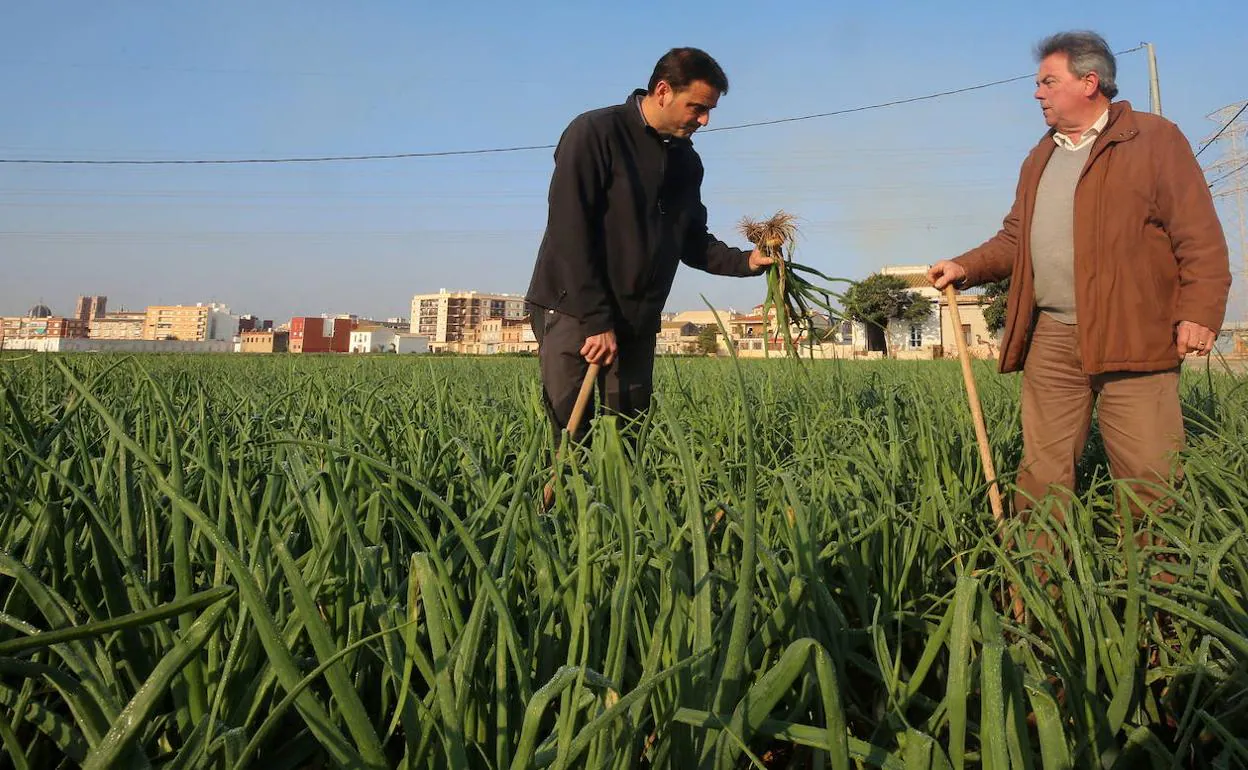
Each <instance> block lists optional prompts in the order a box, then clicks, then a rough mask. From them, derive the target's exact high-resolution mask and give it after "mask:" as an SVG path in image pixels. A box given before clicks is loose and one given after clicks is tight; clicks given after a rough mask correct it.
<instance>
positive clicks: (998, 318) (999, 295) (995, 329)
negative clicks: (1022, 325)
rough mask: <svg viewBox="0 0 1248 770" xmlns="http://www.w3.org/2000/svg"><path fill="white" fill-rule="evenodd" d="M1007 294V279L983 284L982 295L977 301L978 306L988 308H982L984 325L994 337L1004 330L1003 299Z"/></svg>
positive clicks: (1008, 285) (1008, 282)
mask: <svg viewBox="0 0 1248 770" xmlns="http://www.w3.org/2000/svg"><path fill="white" fill-rule="evenodd" d="M1009 293H1010V279H1009V278H1006V279H1005V280H1004V281H994V282H993V283H986V284H984V293H983V295H982V296H981V297H980V299H979V304H981V305H987V306H988V307H986V308H984V323H986V324H987V325H988V332H989V333H990V334H992V335H993V336H994V337H995V336H996V335H998V334H1000V333H1001V330H1002V329H1004V328H1005V298H1006V297H1007V296H1009Z"/></svg>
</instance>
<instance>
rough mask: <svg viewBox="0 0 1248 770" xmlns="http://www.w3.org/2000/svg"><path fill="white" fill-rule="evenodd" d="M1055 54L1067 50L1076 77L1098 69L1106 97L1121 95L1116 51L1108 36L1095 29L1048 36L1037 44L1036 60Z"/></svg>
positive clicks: (1101, 87)
mask: <svg viewBox="0 0 1248 770" xmlns="http://www.w3.org/2000/svg"><path fill="white" fill-rule="evenodd" d="M1055 53H1064V54H1066V56H1067V57H1068V58H1069V60H1070V71H1071V73H1073V74H1074V75H1075V77H1079V78H1082V77H1087V75H1088V73H1089V72H1095V73H1096V75H1097V79H1098V80H1099V81H1100V91H1101V93H1103V94H1105V96H1106V98H1109V99H1113V98H1114V97H1115V96H1117V95H1118V84H1117V83H1116V82H1114V77H1115V75H1117V74H1118V64H1117V62H1116V61H1114V52H1113V51H1111V50H1109V44H1108V43H1106V42H1105V38H1103V37H1101V36H1100V35H1098V34H1096V33H1095V32H1059V33H1057V34H1056V35H1052V36H1050V37H1046V38H1045V39H1044V40H1041V41H1040V43H1039V44H1038V45H1037V46H1036V60H1037V61H1042V60H1044V59H1047V58H1048V57H1050V56H1052V55H1053V54H1055Z"/></svg>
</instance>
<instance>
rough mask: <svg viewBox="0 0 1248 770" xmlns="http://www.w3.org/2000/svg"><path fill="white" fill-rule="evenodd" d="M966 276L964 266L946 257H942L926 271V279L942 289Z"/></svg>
mask: <svg viewBox="0 0 1248 770" xmlns="http://www.w3.org/2000/svg"><path fill="white" fill-rule="evenodd" d="M965 277H966V268H964V267H962V266H961V265H959V264H958V263H957V262H953V261H951V260H948V259H942V260H941V261H939V262H937V263H936V264H934V265H932V269H931V270H928V271H927V280H929V281H931V282H932V285H933V286H935V287H936V288H937V289H941V290H942V291H943V290H944V288H945V287H946V286H948V285H949V284H951V283H952V284H956V283H957V282H958V281H961V280H962V279H963V278H965Z"/></svg>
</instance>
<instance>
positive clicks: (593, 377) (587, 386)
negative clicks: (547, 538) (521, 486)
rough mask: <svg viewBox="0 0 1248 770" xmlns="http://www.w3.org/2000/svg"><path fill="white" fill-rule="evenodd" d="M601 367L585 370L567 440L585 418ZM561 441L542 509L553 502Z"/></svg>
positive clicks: (543, 492)
mask: <svg viewBox="0 0 1248 770" xmlns="http://www.w3.org/2000/svg"><path fill="white" fill-rule="evenodd" d="M601 368H602V367H601V366H599V365H598V364H590V365H589V369H587V370H586V371H585V380H584V381H583V382H582V383H581V391H580V392H579V393H577V394H576V403H575V404H574V405H573V406H572V416H571V417H570V418H569V419H568V440H569V441H571V440H572V437H573V436H575V435H576V431H577V429H578V428H580V427H581V420H583V419H584V418H585V410H586V408H587V407H588V406H589V396H590V394H591V393H593V392H594V383H595V382H597V381H598V371H599V370H600V369H601ZM564 443H565V442H563V441H560V442H559V450H558V451H556V453H555V469H554V470H553V471H551V475H550V481H548V482H546V488H545V489H543V490H542V510H543V511H549V510H550V506H551V505H552V504H554V502H555V474H557V473H558V472H559V459H560V458H561V457H562V456H563V455H562V452H563V447H564Z"/></svg>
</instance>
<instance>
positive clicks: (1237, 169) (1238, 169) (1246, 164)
mask: <svg viewBox="0 0 1248 770" xmlns="http://www.w3.org/2000/svg"><path fill="white" fill-rule="evenodd" d="M1246 168H1248V161H1244V162H1243V163H1241V164H1239V165H1238V166H1236V167H1235V168H1233V169H1231V170H1230V171H1228V172H1226V173H1225V174H1223V175H1222V176H1220V177H1218V178H1217V179H1215V180H1213V181H1212V182H1210V183H1209V189H1213V186H1214V185H1215V184H1217V183H1218V182H1221V181H1222V180H1223V179H1226V178H1228V177H1232V176H1235V175H1236V174H1238V173H1239V172H1241V171H1243V170H1244V169H1246Z"/></svg>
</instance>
